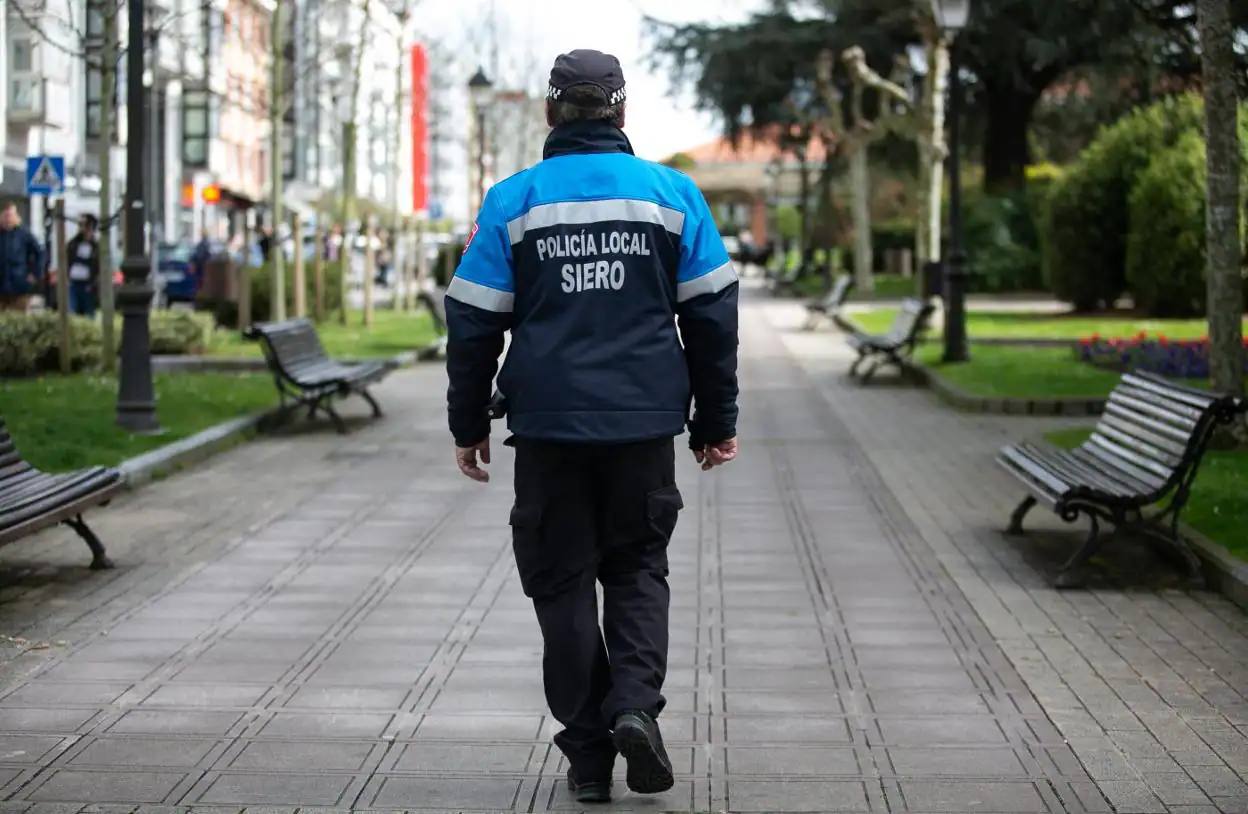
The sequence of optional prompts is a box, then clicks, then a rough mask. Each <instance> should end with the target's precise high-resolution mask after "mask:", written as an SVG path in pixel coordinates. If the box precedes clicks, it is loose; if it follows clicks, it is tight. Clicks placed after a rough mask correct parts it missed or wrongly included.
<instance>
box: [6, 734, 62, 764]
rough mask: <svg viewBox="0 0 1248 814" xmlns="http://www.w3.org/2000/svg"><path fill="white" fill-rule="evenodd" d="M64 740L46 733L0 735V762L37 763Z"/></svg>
mask: <svg viewBox="0 0 1248 814" xmlns="http://www.w3.org/2000/svg"><path fill="white" fill-rule="evenodd" d="M64 742H65V741H64V739H62V738H58V737H54V736H46V735H0V763H37V762H39V760H40V759H41V758H42V757H43V756H44V755H46V754H47V753H48V752H50V751H52V750H53V749H55V748H56V747H57V746H59V745H60V744H62V743H64Z"/></svg>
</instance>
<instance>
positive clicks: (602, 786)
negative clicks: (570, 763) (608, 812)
mask: <svg viewBox="0 0 1248 814" xmlns="http://www.w3.org/2000/svg"><path fill="white" fill-rule="evenodd" d="M568 791H570V792H572V796H573V797H574V798H575V799H576V801H577V802H578V803H609V802H611V778H610V776H608V777H607V779H606V780H589V779H585V780H582V779H581V778H579V777H577V776H576V772H574V771H572V770H571V769H568Z"/></svg>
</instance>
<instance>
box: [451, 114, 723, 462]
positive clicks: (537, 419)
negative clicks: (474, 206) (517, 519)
mask: <svg viewBox="0 0 1248 814" xmlns="http://www.w3.org/2000/svg"><path fill="white" fill-rule="evenodd" d="M737 288H738V286H737V275H736V271H735V270H734V268H733V266H732V263H731V261H730V260H729V258H728V253H727V251H726V250H725V249H724V244H723V241H722V240H721V238H720V236H719V231H718V229H717V228H716V226H715V221H714V220H713V219H712V217H711V213H710V210H709V209H708V207H707V205H706V200H705V199H704V198H703V197H702V193H701V192H700V191H699V190H698V188H697V187H696V186H695V185H694V183H693V181H691V180H690V179H689V177H688V176H686V175H684V174H683V173H680V172H678V171H676V170H673V169H669V168H667V167H664V166H662V165H660V164H654V163H651V162H648V161H643V160H641V159H639V158H636V157H635V156H634V155H633V150H632V146H631V145H630V144H629V142H628V138H627V137H626V136H625V135H624V133H623V132H622V131H621V130H619V129H618V128H616V127H614V126H612V125H611V124H609V123H607V122H576V123H573V124H569V125H562V126H560V127H557V128H555V130H554V131H552V132H551V134H550V137H549V138H548V139H547V141H546V147H545V150H544V160H543V161H541V162H540V163H538V164H536V165H535V166H533V167H531V168H529V169H527V170H525V171H523V172H520V173H518V174H516V175H513V176H512V177H510V178H508V179H506V180H504V181H501V182H500V183H498V184H497V185H495V186H494V187H493V188H491V189H490V191H489V193H488V194H487V195H486V196H485V200H484V202H483V203H482V206H481V212H480V214H479V215H478V218H477V222H476V225H475V226H474V227H473V230H472V233H471V234H470V236H469V239H468V245H467V247H466V248H465V250H464V256H463V259H462V260H461V261H460V264H459V268H458V270H456V272H455V276H454V278H453V279H452V280H451V282H450V285H449V287H448V288H447V292H446V317H447V328H448V344H447V372H448V374H449V376H450V388H449V391H448V394H447V401H448V407H449V413H450V425H451V432H452V434H453V435H454V436H455V441H456V443H457V444H458V445H459V446H470V445H472V444H475V443H477V442H479V441H481V440H482V439H484V438H485V437H486V436H487V435H488V434H489V431H490V425H489V420H488V418H487V417H486V407H487V405H488V403H489V401H490V397H491V392H492V383H493V379H494V373H495V371H496V370H497V364H498V357H499V355H500V354H501V353H502V350H503V334H504V333H505V332H506V331H511V347H510V349H509V350H508V352H507V360H506V363H505V364H504V365H503V370H502V373H501V374H500V375H499V377H498V389H499V390H500V391H501V392H502V394H503V395H504V396H505V397H506V399H507V418H508V427H509V428H510V430H511V431H512V432H513V433H514V434H516V435H517V436H520V437H522V438H533V439H539V440H547V441H562V442H572V443H622V442H628V441H640V440H648V439H653V438H661V437H665V436H666V437H670V436H674V435H679V434H680V433H682V432H683V431H684V430H685V427H686V424H687V425H688V428H689V431H690V445H691V446H692V447H695V448H697V447H700V446H702V445H704V444H707V443H714V442H717V441H723V440H726V439H728V438H731V437H733V436H735V435H736V421H737V403H736V402H737ZM691 406H692V407H695V408H696V410H695V411H694V413H693V416H692V418H690V408H691Z"/></svg>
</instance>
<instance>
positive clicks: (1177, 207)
mask: <svg viewBox="0 0 1248 814" xmlns="http://www.w3.org/2000/svg"><path fill="white" fill-rule="evenodd" d="M1128 214H1129V217H1130V221H1131V231H1130V233H1129V234H1128V236H1127V257H1126V277H1127V283H1128V284H1129V285H1130V287H1131V293H1132V295H1133V296H1134V298H1135V304H1136V306H1138V307H1139V308H1142V309H1143V310H1144V311H1145V312H1147V313H1148V314H1149V315H1150V316H1155V317H1190V316H1199V315H1200V314H1202V313H1204V311H1205V274H1204V271H1205V145H1204V142H1203V141H1201V139H1200V136H1199V135H1198V134H1196V133H1189V134H1188V135H1187V136H1186V137H1185V138H1183V139H1182V140H1181V141H1179V143H1178V144H1176V145H1175V146H1173V147H1171V148H1170V149H1168V150H1165V151H1164V152H1161V153H1159V154H1158V155H1157V156H1155V157H1154V158H1153V160H1152V161H1151V162H1150V163H1149V165H1148V168H1147V169H1145V170H1144V172H1142V173H1141V174H1140V176H1139V178H1138V179H1137V180H1136V183H1135V188H1134V189H1133V190H1132V191H1131V197H1130V201H1129V208H1128Z"/></svg>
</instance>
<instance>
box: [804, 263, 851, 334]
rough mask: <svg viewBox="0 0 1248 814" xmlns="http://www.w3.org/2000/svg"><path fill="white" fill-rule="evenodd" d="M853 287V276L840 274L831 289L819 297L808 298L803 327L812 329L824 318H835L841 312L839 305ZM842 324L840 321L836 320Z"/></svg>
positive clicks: (842, 303)
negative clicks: (814, 298)
mask: <svg viewBox="0 0 1248 814" xmlns="http://www.w3.org/2000/svg"><path fill="white" fill-rule="evenodd" d="M853 288H854V278H853V276H851V275H849V274H842V275H840V276H838V277H837V278H836V282H834V283H833V284H832V288H831V290H829V291H828V293H827V294H825V295H823V296H822V297H820V298H819V299H816V300H810V301H809V302H807V303H806V324H805V326H804V327H805V329H806V330H808V331H812V330H814V329H815V328H817V327H818V326H819V323H820V322H822V321H823V320H825V319H831V320H834V321H835V320H836V318H837V316H838V315H839V314H840V312H841V306H842V305H844V304H845V301H846V300H848V299H849V292H850V291H852V290H853ZM837 324H838V325H843V324H844V323H842V322H837Z"/></svg>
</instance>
